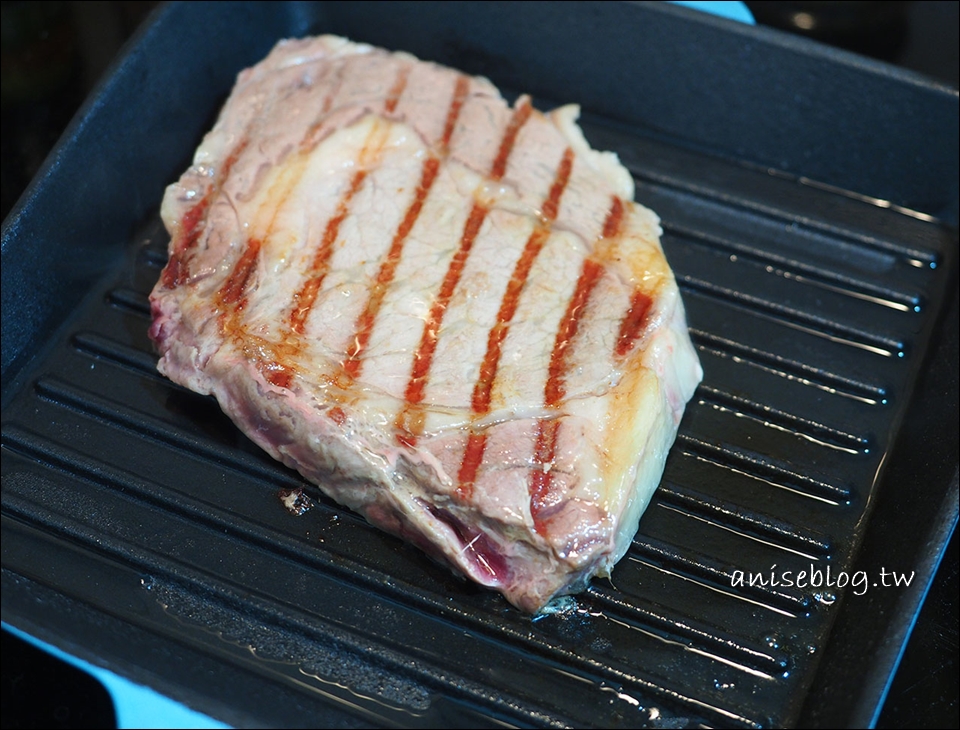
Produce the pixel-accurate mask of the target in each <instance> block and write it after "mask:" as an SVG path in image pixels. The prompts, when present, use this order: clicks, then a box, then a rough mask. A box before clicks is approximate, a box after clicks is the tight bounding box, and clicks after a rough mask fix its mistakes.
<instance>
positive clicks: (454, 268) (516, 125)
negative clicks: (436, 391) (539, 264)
mask: <svg viewBox="0 0 960 730" xmlns="http://www.w3.org/2000/svg"><path fill="white" fill-rule="evenodd" d="M531 111H532V107H531V105H530V98H529V97H527V96H524V97H521V99H520V101H519V102H518V103H517V106H516V107H515V109H514V112H513V116H512V117H511V118H510V122H509V123H508V124H507V128H506V130H505V131H504V134H503V138H502V139H501V140H500V148H499V150H498V152H497V156H496V158H494V161H493V164H492V165H491V167H490V175H489V177H490V178H491V179H492V180H499V179H500V178H501V177H503V173H504V171H505V170H506V167H507V161H508V160H509V158H510V153H511V152H512V151H513V146H514V144H515V143H516V141H517V135H518V134H519V132H520V129H521V127H523V125H524V124H525V123H526V121H527V120H528V119H529V118H530V113H531ZM487 213H489V208H487V207H486V206H484V205H481V204H480V203H477V202H474V204H473V208H472V209H471V210H470V215H469V216H468V218H467V222H466V224H465V225H464V228H463V235H461V237H460V248H459V249H458V250H457V253H456V254H455V255H454V257H453V260H452V261H451V262H450V266H449V267H448V268H447V274H446V276H445V277H444V280H443V284H442V285H441V287H440V292H439V293H438V294H437V298H436V299H435V300H434V303H433V306H432V307H431V308H430V314H429V316H428V317H427V320H426V322H424V326H423V334H422V336H421V337H420V345H419V346H418V348H417V351H416V352H415V353H414V356H413V367H412V368H411V372H410V379H409V381H408V382H407V388H406V391H405V393H404V397H405V399H406V402H407V404H406V406H405V407H404V408H403V409H402V410H401V411H400V413H399V414H398V416H397V420H396V428H397V441H398V442H399V443H401V444H403V445H406V446H411V447H412V446H414V445H416V440H417V436H418V435H419V434H420V433H421V432H422V430H423V413H422V412H420V410H419V409H417V408H416V407H417V406H418V405H419V404H420V403H421V402H422V401H423V394H424V390H425V388H426V383H427V375H428V374H429V372H430V366H431V364H432V363H433V355H434V352H436V349H437V339H438V336H439V332H440V325H441V324H442V323H443V315H444V312H445V311H446V309H447V305H448V304H449V303H450V299H451V298H452V297H453V292H454V290H455V289H456V286H457V283H458V282H459V281H460V276H461V274H462V273H463V269H464V266H466V262H467V257H468V256H469V254H470V249H471V248H472V247H473V242H474V241H475V240H476V237H477V234H478V233H479V232H480V227H481V226H482V225H483V221H484V220H485V219H486V217H487Z"/></svg>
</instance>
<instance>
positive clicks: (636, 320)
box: [614, 289, 653, 357]
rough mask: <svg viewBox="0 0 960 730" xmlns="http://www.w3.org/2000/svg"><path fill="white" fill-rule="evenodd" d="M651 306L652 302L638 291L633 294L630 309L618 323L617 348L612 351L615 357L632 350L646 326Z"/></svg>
mask: <svg viewBox="0 0 960 730" xmlns="http://www.w3.org/2000/svg"><path fill="white" fill-rule="evenodd" d="M652 304H653V300H652V299H651V298H650V297H649V296H647V295H646V294H645V293H644V292H642V291H640V290H639V289H637V290H636V291H635V292H634V293H633V298H632V299H631V300H630V308H629V309H627V312H626V314H624V315H623V320H621V322H620V333H619V334H618V335H617V346H616V348H615V349H614V354H615V355H616V356H617V357H623V356H624V355H626V354H627V353H628V352H630V350H631V349H633V346H634V344H635V343H636V341H637V339H638V338H639V337H640V335H641V333H642V332H643V328H644V327H645V326H646V324H647V315H648V314H649V313H650V306H651V305H652Z"/></svg>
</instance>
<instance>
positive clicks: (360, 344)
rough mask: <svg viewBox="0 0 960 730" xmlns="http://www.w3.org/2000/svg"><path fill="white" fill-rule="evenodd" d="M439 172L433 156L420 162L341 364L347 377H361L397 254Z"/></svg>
mask: <svg viewBox="0 0 960 730" xmlns="http://www.w3.org/2000/svg"><path fill="white" fill-rule="evenodd" d="M439 169H440V160H438V159H437V158H436V157H430V158H428V159H427V160H426V161H425V162H424V163H423V171H422V173H421V175H420V184H419V185H418V186H417V192H416V194H415V196H414V199H413V202H412V203H411V204H410V207H409V208H407V213H406V215H404V217H403V221H402V222H401V223H400V227H399V228H398V229H397V232H396V234H395V235H394V237H393V241H392V242H391V244H390V250H389V251H388V252H387V255H386V258H385V259H384V260H383V262H382V263H381V264H380V270H379V271H378V272H377V278H376V280H375V281H374V284H373V291H372V292H371V293H370V298H369V299H368V300H367V306H366V307H365V308H364V310H363V313H362V314H361V315H360V316H359V318H358V319H357V324H356V334H355V335H354V337H353V343H352V344H351V345H350V348H349V349H348V350H347V358H346V360H345V361H344V363H343V368H344V370H345V371H346V373H347V375H349V376H350V377H352V378H356V377H357V376H358V375H359V374H360V369H361V367H362V365H363V360H362V358H361V355H362V354H363V351H364V350H365V349H366V347H367V344H368V343H369V342H370V334H371V332H372V331H373V325H374V323H375V322H376V319H377V315H378V314H379V312H380V307H381V305H382V304H383V298H384V297H385V296H386V295H387V290H388V289H389V287H390V283H391V282H392V281H393V276H394V274H395V273H396V271H397V264H399V263H400V255H401V254H402V253H403V244H404V242H405V241H406V240H407V236H408V235H409V234H410V230H411V229H412V228H413V224H414V223H416V222H417V217H418V216H419V215H420V211H421V210H422V209H423V203H424V201H425V200H426V199H427V195H428V194H429V193H430V188H431V187H432V186H433V181H434V180H436V178H437V172H438V171H439Z"/></svg>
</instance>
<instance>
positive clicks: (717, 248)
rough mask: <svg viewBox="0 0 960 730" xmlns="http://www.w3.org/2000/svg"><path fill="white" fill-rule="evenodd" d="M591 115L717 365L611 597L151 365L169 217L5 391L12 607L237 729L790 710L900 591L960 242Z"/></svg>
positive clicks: (662, 720) (616, 719)
mask: <svg viewBox="0 0 960 730" xmlns="http://www.w3.org/2000/svg"><path fill="white" fill-rule="evenodd" d="M587 111H588V113H587V114H586V115H585V117H584V119H583V127H584V130H585V133H586V135H587V137H588V139H589V140H590V142H591V144H592V145H593V146H594V147H595V148H598V149H612V150H615V151H616V152H617V153H618V154H619V155H620V158H621V160H622V162H623V163H624V164H625V165H626V166H627V167H628V168H629V169H630V171H631V172H632V173H633V175H634V177H635V181H636V189H637V194H636V197H637V200H638V201H639V202H641V203H643V204H645V205H647V206H649V207H650V208H652V209H653V210H655V211H656V212H657V213H658V214H659V215H660V216H661V218H662V220H663V228H664V235H663V246H664V250H665V252H666V255H667V259H668V261H669V262H670V264H671V266H672V267H673V269H674V271H675V273H676V276H677V280H678V282H679V284H680V287H681V291H682V293H683V297H684V301H685V306H686V309H687V313H688V319H689V324H690V327H691V331H692V335H693V339H694V343H695V345H696V346H697V349H698V353H699V356H700V358H701V362H702V364H703V367H704V373H705V375H704V380H703V383H702V385H701V386H700V388H699V389H698V391H697V393H696V395H695V396H694V398H693V400H692V401H691V403H690V405H689V406H688V411H687V414H686V416H685V417H684V420H683V422H682V424H681V428H680V433H679V436H678V438H677V442H676V444H675V446H674V448H673V451H672V452H671V455H670V457H669V459H668V462H667V466H666V470H665V473H664V476H663V481H662V484H661V486H660V488H659V490H658V491H657V493H656V495H655V497H654V499H653V502H652V503H651V505H650V507H649V509H648V510H647V512H646V513H645V515H644V517H643V519H642V521H641V524H640V530H639V533H638V534H637V536H636V538H635V540H634V542H633V545H632V547H631V549H630V550H629V552H628V554H627V556H626V557H625V558H624V559H623V561H622V562H621V563H620V564H619V565H618V566H617V568H616V570H615V571H614V573H613V576H612V579H611V580H609V581H605V580H596V581H594V582H593V584H592V586H591V587H590V589H589V590H588V591H587V592H586V593H583V594H581V595H579V596H577V597H575V598H573V599H571V600H570V601H569V602H568V604H567V605H566V608H565V610H562V611H560V612H558V613H555V614H551V615H543V616H539V617H536V618H531V617H530V616H527V615H524V614H522V613H520V612H519V611H517V610H516V609H513V608H512V607H510V606H509V605H508V604H507V603H506V602H505V601H504V600H503V599H502V598H500V597H499V596H498V595H496V594H494V593H491V592H487V591H484V590H482V589H480V588H477V587H475V586H473V585H471V584H468V583H466V582H464V581H461V580H458V579H456V578H454V577H453V576H452V575H451V574H450V573H449V571H447V569H445V568H444V567H441V566H439V565H437V564H435V563H433V562H432V561H431V560H429V559H428V558H427V557H425V556H424V555H423V554H422V553H420V552H419V551H417V550H416V549H415V548H412V547H409V546H406V545H404V544H403V543H402V542H400V541H399V540H396V539H394V538H392V537H390V536H387V535H384V534H382V533H381V532H379V531H377V530H376V529H374V528H372V527H370V526H369V525H367V524H366V523H365V522H364V521H363V520H361V519H359V518H358V517H357V516H355V515H354V514H352V513H351V512H349V511H348V510H345V509H343V508H340V507H338V506H337V505H335V504H334V503H332V502H330V501H329V500H327V499H326V498H324V497H322V496H321V495H320V493H319V490H317V489H316V488H315V487H313V486H310V485H304V484H303V482H302V480H301V479H300V478H299V477H298V476H297V475H296V474H295V473H293V472H291V471H289V470H287V469H285V468H284V467H282V466H281V465H279V464H277V463H275V462H273V461H272V460H270V459H269V458H268V457H266V456H265V455H263V454H262V453H260V451H259V450H258V449H257V448H256V447H254V446H253V445H252V444H251V443H250V442H249V441H247V440H246V439H245V438H244V437H243V436H242V435H241V434H240V433H239V432H238V431H237V430H236V429H235V428H234V427H233V426H232V424H231V423H230V422H229V421H228V419H227V418H226V417H225V416H224V415H223V414H222V413H221V412H220V410H219V408H218V407H217V405H216V403H215V402H214V401H213V400H212V399H209V398H205V397H202V396H199V395H196V394H194V393H191V392H188V391H186V390H184V389H182V388H179V387H178V386H175V385H173V384H172V383H170V382H169V381H167V380H166V379H164V378H163V377H161V376H160V375H158V374H157V372H156V370H155V363H156V355H155V353H154V352H153V350H152V347H151V344H150V342H149V340H148V337H147V328H148V325H149V305H148V301H147V295H148V293H149V291H150V289H151V287H152V286H153V284H154V282H155V281H156V279H157V277H158V275H159V273H160V270H161V268H162V266H163V264H164V262H165V260H166V245H167V241H168V238H167V235H166V233H165V232H164V231H163V227H162V225H161V223H160V221H159V217H158V216H157V214H156V212H154V213H152V214H150V215H149V216H147V218H146V220H144V221H142V223H141V225H140V227H139V228H138V230H136V232H135V233H134V234H133V235H132V236H131V237H130V238H129V240H128V242H127V245H126V247H125V249H124V253H123V255H122V256H121V257H120V259H119V260H118V261H117V262H116V264H115V265H113V266H112V267H111V268H110V269H109V271H108V272H107V273H106V274H105V275H103V276H101V277H100V278H99V279H98V280H97V282H96V283H95V285H94V286H92V287H91V290H90V293H89V295H88V296H87V297H86V298H85V299H84V300H83V302H82V303H81V305H80V306H79V307H78V308H77V309H76V311H75V312H74V313H73V314H72V315H71V316H70V317H69V318H68V319H67V320H66V322H65V324H64V326H62V327H61V328H59V329H58V330H56V331H55V332H51V335H50V338H51V339H50V342H49V345H48V346H47V347H46V348H44V349H43V350H42V351H39V352H38V353H37V354H36V356H35V358H34V359H33V360H32V361H31V362H30V364H29V365H28V366H27V367H26V368H24V370H23V371H22V372H21V373H20V375H19V376H18V377H17V380H16V382H15V383H14V385H13V386H12V387H13V394H12V395H11V396H10V397H9V398H7V399H6V405H5V408H4V412H3V535H4V538H3V545H4V573H3V591H4V597H5V599H7V598H8V596H9V597H10V600H9V602H5V611H7V606H9V607H10V610H11V611H15V610H25V609H24V608H23V607H26V606H30V605H32V604H35V605H36V606H37V609H36V611H37V612H36V616H35V620H36V621H38V622H42V620H43V618H44V616H45V615H47V613H49V615H50V616H57V615H59V616H63V615H65V614H70V612H71V611H75V612H76V613H77V616H76V621H77V622H78V626H79V625H83V626H84V627H85V629H84V630H87V631H91V632H102V633H103V634H111V637H106V636H102V637H101V638H95V639H91V640H90V642H89V643H90V645H91V646H93V647H94V648H93V649H91V651H93V652H94V653H95V652H96V650H97V647H98V646H99V647H101V648H103V649H104V650H105V651H106V653H107V654H109V655H111V656H119V657H122V655H123V654H124V649H123V648H118V647H117V644H118V642H120V641H125V642H126V643H127V644H128V646H129V647H141V648H142V649H143V651H145V652H147V653H148V656H146V657H144V659H143V662H144V663H145V664H146V665H147V667H148V669H146V670H144V671H145V672H146V673H145V674H144V675H143V676H142V677H141V679H142V680H144V681H145V680H147V679H153V680H155V681H156V683H157V685H158V686H160V687H161V688H162V689H167V690H169V691H170V693H171V694H173V695H175V696H177V695H178V696H179V698H180V699H183V700H184V701H187V702H191V703H193V704H194V705H200V707H199V709H202V710H203V711H205V712H208V713H210V714H213V715H215V716H219V717H222V718H223V719H225V720H226V721H227V722H232V723H234V724H256V723H257V722H265V723H267V724H273V725H277V726H286V725H288V726H299V725H304V724H310V723H315V722H319V721H323V722H327V723H329V724H331V725H337V726H355V725H368V724H373V725H381V726H383V725H389V726H394V725H395V726H433V727H450V726H473V725H477V724H482V725H504V726H558V727H559V726H577V727H584V726H597V727H616V726H632V727H635V726H653V727H686V726H700V725H707V726H730V727H760V726H769V725H776V726H790V725H794V724H796V722H797V721H798V717H799V715H800V712H801V709H802V706H803V703H804V701H805V699H806V695H807V692H808V690H809V688H810V686H811V684H812V683H813V682H814V679H815V677H816V674H817V671H818V663H819V660H820V657H821V654H822V650H823V647H824V645H825V643H826V641H827V639H828V638H829V635H830V632H831V628H832V626H833V623H834V618H835V616H836V612H837V610H838V608H839V606H840V605H841V603H842V602H843V601H856V600H858V599H859V598H860V597H861V596H862V595H863V594H864V593H866V592H867V591H871V590H876V591H879V590H896V589H895V588H893V587H889V588H883V587H880V586H878V587H874V586H873V585H872V583H874V582H875V581H876V580H877V579H878V576H864V577H863V578H861V577H859V576H858V575H857V574H856V573H855V571H854V568H853V566H854V558H855V557H856V551H857V548H858V546H859V541H860V539H861V536H862V532H863V524H864V522H865V521H866V520H867V519H868V518H869V513H870V509H869V508H870V500H871V496H872V494H873V490H874V489H875V485H876V484H877V482H878V480H879V479H881V478H882V475H883V466H884V459H885V456H886V455H887V453H888V451H889V450H890V449H891V447H892V443H893V439H894V438H895V436H896V433H897V428H898V427H899V424H900V421H901V419H902V418H903V416H904V413H905V410H906V408H907V405H908V403H909V397H910V393H911V389H912V387H913V383H914V381H915V379H916V377H917V372H918V368H919V367H920V362H921V361H922V357H923V353H924V351H925V348H926V347H927V342H928V339H929V338H930V336H931V333H932V332H934V331H935V327H936V320H937V317H938V306H939V303H940V302H941V301H942V299H943V296H944V289H945V287H946V286H947V285H949V283H950V281H951V276H953V279H952V281H954V282H955V266H956V262H955V246H956V234H955V233H946V232H945V230H944V229H943V227H942V226H940V225H939V224H938V223H937V222H936V221H935V220H931V219H930V217H929V216H917V215H913V214H911V213H910V212H909V211H902V210H897V209H891V208H885V207H880V206H878V205H876V204H874V203H873V202H871V201H868V200H864V199H861V198H858V197H856V196H851V195H848V194H845V193H842V192H839V191H836V190H832V189H827V188H824V187H818V186H814V185H810V184H806V183H804V182H801V181H798V180H796V179H793V178H790V177H786V176H778V175H771V174H770V173H769V172H768V171H766V170H765V169H763V168H758V167H751V166H746V165H742V164H738V163H737V162H735V161H725V160H722V159H719V158H717V157H715V156H713V155H710V154H708V153H707V152H696V151H690V150H689V149H684V148H681V147H678V146H675V145H673V144H671V143H669V142H667V141H663V140H658V139H656V138H654V137H650V136H645V135H644V134H643V133H642V132H641V130H638V129H635V128H631V127H630V126H629V125H625V124H623V123H621V122H616V121H613V120H611V119H608V118H606V117H604V116H600V115H595V114H591V113H589V110H587ZM180 152H183V151H180ZM951 272H954V273H953V274H951ZM300 487H304V488H305V494H306V495H307V498H308V499H307V501H308V503H309V505H308V506H309V509H307V510H306V511H305V512H304V513H303V514H301V515H294V514H291V512H290V511H288V510H287V509H286V508H285V507H284V506H283V504H282V502H281V499H280V495H281V493H283V492H284V491H285V490H295V489H298V488H300ZM891 568H894V569H896V570H898V571H901V572H905V573H907V574H909V570H910V566H909V565H904V566H891ZM803 576H806V577H803ZM817 576H819V578H818V577H817ZM891 580H892V578H891ZM13 596H17V597H16V598H14V597H13ZM77 606H87V607H92V608H93V609H94V612H95V613H96V615H97V616H101V618H99V619H98V620H96V621H94V620H91V619H90V617H89V615H88V614H87V613H86V612H85V611H78V610H77V608H76V607H77ZM88 624H89V625H88ZM94 624H98V625H94ZM75 641H76V643H77V644H80V645H82V644H83V643H84V642H83V641H82V640H79V639H77V640H75ZM192 657H196V660H195V661H193V660H191V658H192ZM116 661H117V663H118V667H119V668H120V669H121V670H122V669H124V668H126V665H125V664H124V660H123V659H122V658H121V659H117V660H116ZM130 661H132V659H131V660H130ZM153 664H155V665H156V667H157V668H156V669H149V667H150V666H151V665H153ZM171 675H176V678H174V677H172V676H171ZM178 681H179V684H181V685H182V686H178ZM230 686H232V687H233V691H234V692H235V694H231V690H230ZM205 695H211V696H212V697H213V699H211V700H210V701H209V702H208V703H207V704H204V702H203V697H204V696H205Z"/></svg>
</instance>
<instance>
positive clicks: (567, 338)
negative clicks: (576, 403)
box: [530, 258, 604, 534]
mask: <svg viewBox="0 0 960 730" xmlns="http://www.w3.org/2000/svg"><path fill="white" fill-rule="evenodd" d="M603 271H604V269H603V266H602V265H601V264H599V263H597V262H596V261H593V260H592V259H589V258H588V259H585V260H584V262H583V268H582V269H581V272H580V278H579V279H578V280H577V287H576V289H575V290H574V292H573V296H572V297H571V298H570V303H569V304H568V306H567V311H566V313H565V314H564V316H563V320H562V321H561V323H560V327H559V329H558V330H557V339H556V342H555V343H554V346H553V352H552V353H551V355H550V366H549V368H548V370H547V382H546V384H545V385H544V389H543V391H544V392H543V403H544V405H545V406H546V407H547V408H556V407H557V406H559V405H560V403H561V402H562V401H563V398H564V397H565V395H566V389H565V386H564V376H565V374H566V372H567V369H568V367H569V363H568V362H567V357H568V355H569V352H570V345H571V343H572V342H573V340H574V338H575V337H576V336H577V330H578V328H579V326H580V315H581V314H582V313H583V309H584V307H585V306H586V304H587V302H588V301H589V299H590V295H591V293H592V292H593V289H594V287H595V286H596V285H597V283H598V282H599V281H600V277H601V276H603ZM559 430H560V420H559V419H551V420H541V421H540V423H539V426H538V428H537V445H536V448H535V449H534V453H533V469H532V472H531V475H530V514H531V516H532V517H533V524H534V528H535V529H536V530H537V532H539V533H541V534H543V533H544V531H545V529H546V528H545V526H544V524H543V523H542V522H541V521H540V519H539V516H540V512H541V511H542V509H543V508H544V506H545V501H546V498H547V495H548V494H549V493H550V487H551V485H552V483H553V475H552V472H551V466H552V464H553V460H554V458H555V456H556V445H557V434H558V432H559Z"/></svg>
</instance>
